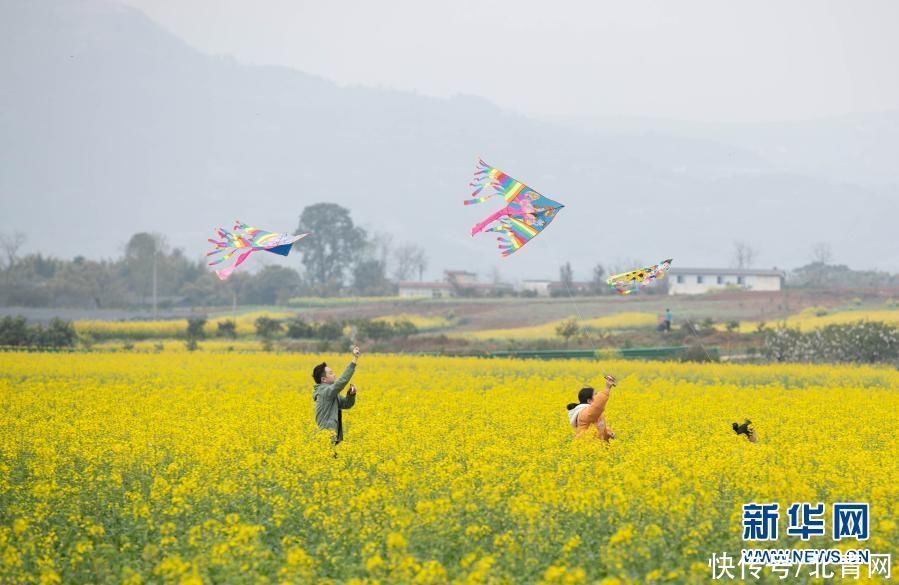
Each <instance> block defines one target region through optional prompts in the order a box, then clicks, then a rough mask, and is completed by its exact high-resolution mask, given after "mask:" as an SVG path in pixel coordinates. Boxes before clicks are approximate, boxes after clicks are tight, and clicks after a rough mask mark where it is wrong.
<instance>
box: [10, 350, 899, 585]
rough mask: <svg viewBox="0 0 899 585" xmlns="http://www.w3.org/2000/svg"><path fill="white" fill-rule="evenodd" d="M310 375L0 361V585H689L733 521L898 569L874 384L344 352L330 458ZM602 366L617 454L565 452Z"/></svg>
mask: <svg viewBox="0 0 899 585" xmlns="http://www.w3.org/2000/svg"><path fill="white" fill-rule="evenodd" d="M323 357H324V358H325V359H327V360H328V362H329V364H330V365H332V366H334V368H335V369H336V370H340V369H342V367H343V366H344V365H345V364H346V363H347V362H348V359H347V358H348V356H333V355H331V356H312V355H296V354H271V353H234V354H226V353H206V352H199V353H194V354H190V353H160V354H154V353H72V354H63V355H61V354H40V353H20V354H19V353H2V354H0V406H2V418H0V583H4V584H7V583H202V582H206V583H275V582H281V583H450V582H452V583H535V582H546V583H597V582H598V583H604V584H606V585H609V584H613V583H662V582H666V583H706V582H709V581H710V580H711V579H710V569H709V567H708V565H707V560H708V558H709V557H710V556H711V554H712V553H718V554H720V553H721V552H728V553H729V554H732V555H733V554H738V553H739V551H740V549H741V548H744V547H745V545H744V543H743V541H742V540H741V506H742V505H743V504H745V503H748V502H779V503H780V505H781V509H782V510H785V509H786V507H787V506H789V504H790V503H792V502H818V501H822V502H826V503H827V504H828V506H830V504H831V503H832V502H838V501H847V502H870V503H871V538H870V539H869V540H868V541H867V542H865V543H863V544H864V547H865V548H870V549H871V551H872V552H878V553H893V555H894V560H895V553H896V552H897V551H899V546H897V545H899V531H897V514H899V481H897V480H899V477H897V465H896V462H897V461H899V442H897V440H896V427H897V424H896V423H897V418H896V413H897V412H899V372H897V371H896V370H895V369H890V368H873V367H822V366H805V365H776V366H739V365H694V364H676V363H651V362H650V363H634V362H624V361H613V362H575V361H557V362H539V361H510V360H479V359H474V358H472V359H462V358H426V357H416V358H410V357H402V356H363V357H362V359H361V361H360V365H359V369H358V371H357V375H356V377H355V379H354V382H355V383H356V384H357V385H358V387H359V397H358V401H357V404H356V406H355V407H354V408H353V409H352V410H350V411H348V412H347V413H346V416H345V421H346V423H347V427H348V428H347V440H346V442H345V443H344V444H342V445H340V446H339V447H338V457H337V458H334V457H333V455H332V454H333V450H332V448H331V447H330V445H329V443H328V437H327V435H326V434H324V433H316V431H315V427H314V423H313V418H312V407H313V404H312V400H311V384H312V380H311V376H310V371H311V369H312V367H313V365H314V364H316V363H317V362H318V361H320V360H321V359H323ZM604 372H610V373H614V374H616V375H617V376H618V378H619V381H620V385H619V387H617V388H615V389H614V390H613V391H612V397H611V400H610V402H609V405H608V409H607V416H608V420H609V422H610V424H611V425H612V426H613V428H614V429H615V431H616V433H617V435H618V438H617V439H616V440H615V441H614V442H613V443H612V444H611V445H605V444H600V443H598V442H594V441H572V437H571V430H570V428H569V426H568V421H567V418H566V416H565V404H566V403H567V402H571V401H573V400H574V399H575V394H576V392H577V390H578V388H579V387H580V386H581V385H582V384H584V383H593V384H598V383H599V381H600V379H601V375H602V374H603V373H604ZM747 417H748V418H750V419H752V420H753V421H754V422H755V425H756V428H757V430H758V434H759V439H760V440H759V442H758V443H756V444H750V443H749V442H747V441H746V440H745V439H744V438H742V437H738V436H736V435H735V434H734V433H733V432H732V431H731V429H730V423H731V422H732V421H742V419H743V418H747ZM784 522H785V520H783V519H782V521H781V535H782V537H781V539H780V540H779V541H778V542H776V543H767V546H778V547H786V546H799V547H803V546H804V547H810V546H811V547H818V548H830V547H831V546H835V545H834V543H833V542H832V541H831V540H830V537H829V535H828V537H826V538H825V537H814V538H813V539H812V541H811V542H809V543H806V544H805V545H803V544H802V543H801V541H798V539H795V538H786V537H785V536H783V532H784ZM859 544H862V543H857V542H855V541H848V542H847V541H840V542H839V543H837V544H836V546H838V547H840V548H848V547H851V546H853V545H856V546H858V545H859ZM863 574H864V573H863ZM849 581H853V580H849ZM849 581H847V582H849ZM778 582H779V581H778ZM790 582H797V581H796V580H795V579H793V580H791V581H790ZM800 582H801V580H800Z"/></svg>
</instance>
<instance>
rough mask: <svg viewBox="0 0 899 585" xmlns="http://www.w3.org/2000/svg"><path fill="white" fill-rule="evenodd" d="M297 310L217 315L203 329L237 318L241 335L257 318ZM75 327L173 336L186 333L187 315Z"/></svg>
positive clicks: (108, 333)
mask: <svg viewBox="0 0 899 585" xmlns="http://www.w3.org/2000/svg"><path fill="white" fill-rule="evenodd" d="M295 314H296V313H293V312H289V311H251V312H247V313H241V314H238V315H237V317H236V318H235V317H232V316H230V315H225V316H220V317H214V318H212V319H209V320H207V321H206V325H205V327H204V332H205V333H206V335H208V336H214V335H216V334H217V333H218V324H219V323H220V322H222V321H234V322H235V324H236V333H237V335H239V336H248V335H254V334H255V333H256V319H258V318H259V317H268V318H270V319H280V320H282V321H283V320H286V319H289V318H291V317H293V316H294V315H295ZM75 331H77V332H78V334H79V335H89V336H91V337H92V338H94V339H96V340H105V339H173V338H177V337H184V335H185V333H186V331H187V319H167V320H156V321H153V320H147V321H137V320H132V321H75Z"/></svg>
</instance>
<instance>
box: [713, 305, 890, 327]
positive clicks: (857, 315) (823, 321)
mask: <svg viewBox="0 0 899 585" xmlns="http://www.w3.org/2000/svg"><path fill="white" fill-rule="evenodd" d="M860 321H880V322H883V323H888V324H890V325H899V310H895V309H894V310H890V309H883V310H866V309H859V310H851V311H836V312H830V311H828V310H827V309H824V308H823V307H810V308H807V309H803V310H802V311H800V312H799V313H797V314H795V315H790V316H789V317H787V318H786V319H781V320H779V321H769V322H767V323H766V324H765V325H766V326H767V327H768V328H771V327H778V326H781V325H786V326H787V327H791V328H798V329H800V330H801V331H813V330H815V329H820V328H821V327H825V326H827V325H845V324H848V323H858V322H860ZM758 326H759V322H758V321H741V322H740V327H739V329H737V330H738V331H739V332H740V333H752V332H754V331H757V330H758ZM716 327H717V328H718V329H720V330H723V329H724V328H725V325H724V324H718V325H716Z"/></svg>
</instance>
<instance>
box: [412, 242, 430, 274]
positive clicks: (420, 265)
mask: <svg viewBox="0 0 899 585" xmlns="http://www.w3.org/2000/svg"><path fill="white" fill-rule="evenodd" d="M413 258H414V264H415V269H416V270H418V280H419V281H420V280H421V279H422V278H423V277H424V273H425V270H427V269H428V255H427V254H426V253H425V251H424V249H423V248H418V250H417V251H416V252H415V256H414V257H413Z"/></svg>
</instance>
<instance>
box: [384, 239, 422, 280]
mask: <svg viewBox="0 0 899 585" xmlns="http://www.w3.org/2000/svg"><path fill="white" fill-rule="evenodd" d="M393 261H394V266H393V278H394V280H398V281H399V280H409V279H410V278H412V276H413V275H414V274H415V273H416V272H418V275H419V279H420V278H421V275H422V273H423V272H424V270H425V268H427V266H428V258H427V256H426V255H425V251H424V250H422V249H421V247H420V246H418V245H416V244H412V243H408V242H407V243H405V244H401V245H399V246H397V248H396V250H395V251H394V253H393Z"/></svg>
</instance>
